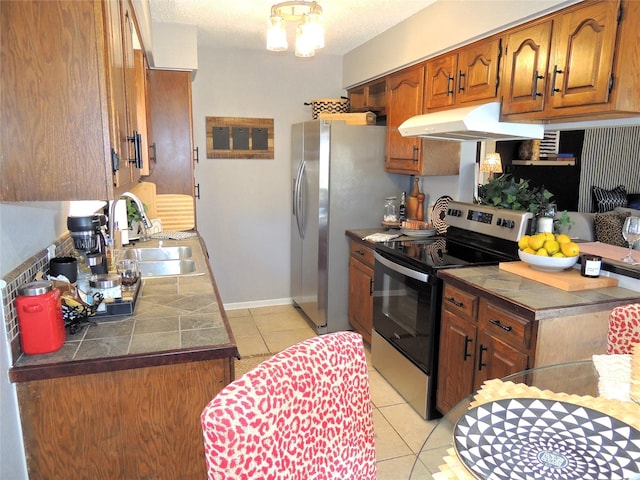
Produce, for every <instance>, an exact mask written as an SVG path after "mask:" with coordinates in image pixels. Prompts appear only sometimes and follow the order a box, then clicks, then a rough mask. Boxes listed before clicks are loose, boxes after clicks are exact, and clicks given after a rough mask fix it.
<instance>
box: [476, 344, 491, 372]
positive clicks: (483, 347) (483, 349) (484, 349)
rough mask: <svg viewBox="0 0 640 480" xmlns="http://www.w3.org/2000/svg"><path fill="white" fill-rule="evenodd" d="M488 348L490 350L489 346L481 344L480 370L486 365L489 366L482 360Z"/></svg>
mask: <svg viewBox="0 0 640 480" xmlns="http://www.w3.org/2000/svg"><path fill="white" fill-rule="evenodd" d="M487 350H489V349H488V348H487V347H485V346H484V345H480V352H479V355H478V371H481V370H482V369H483V368H484V367H486V366H487V364H486V363H484V362H483V361H482V357H483V353H484V352H486V351H487Z"/></svg>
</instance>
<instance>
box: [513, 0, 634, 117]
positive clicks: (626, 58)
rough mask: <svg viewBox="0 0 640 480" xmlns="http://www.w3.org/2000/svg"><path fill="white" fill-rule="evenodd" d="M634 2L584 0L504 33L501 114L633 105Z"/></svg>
mask: <svg viewBox="0 0 640 480" xmlns="http://www.w3.org/2000/svg"><path fill="white" fill-rule="evenodd" d="M639 29H640V2H636V1H620V0H617V1H616V0H605V1H587V2H583V3H580V4H577V5H575V6H572V7H569V8H567V9H565V10H562V11H561V12H558V13H557V14H554V15H552V16H550V17H547V19H546V20H545V21H544V22H541V23H535V24H534V25H532V26H531V27H527V28H524V29H516V30H514V31H512V32H510V33H509V34H508V35H507V45H506V61H505V71H504V80H505V81H504V84H503V88H502V94H503V103H502V114H503V116H504V117H507V118H509V119H510V120H519V119H520V120H534V119H540V120H549V121H560V120H567V119H577V120H579V119H587V118H582V117H587V116H588V119H589V120H592V119H603V118H613V117H619V116H629V115H631V114H634V113H638V112H640V95H639V94H638V92H640V77H638V75H637V73H636V70H637V67H638V62H639V59H640V55H639V53H638V31H639Z"/></svg>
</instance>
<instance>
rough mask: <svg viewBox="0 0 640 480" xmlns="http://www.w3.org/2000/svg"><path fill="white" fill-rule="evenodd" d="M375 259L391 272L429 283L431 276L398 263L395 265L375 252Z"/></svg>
mask: <svg viewBox="0 0 640 480" xmlns="http://www.w3.org/2000/svg"><path fill="white" fill-rule="evenodd" d="M373 258H375V260H376V262H380V263H381V264H382V265H384V266H385V267H387V268H388V269H389V270H393V271H394V272H397V273H400V274H401V275H405V276H407V277H411V278H414V279H416V280H419V281H420V282H428V281H429V274H427V273H422V272H416V271H415V270H411V269H410V268H407V267H403V266H402V265H398V264H397V263H394V262H392V261H391V260H388V259H387V258H385V257H383V256H382V255H380V254H379V253H378V252H375V251H374V252H373Z"/></svg>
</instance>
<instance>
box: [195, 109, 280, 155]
mask: <svg viewBox="0 0 640 480" xmlns="http://www.w3.org/2000/svg"><path fill="white" fill-rule="evenodd" d="M205 118H206V126H207V158H248V159H269V160H273V118H239V117H205Z"/></svg>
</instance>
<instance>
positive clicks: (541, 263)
mask: <svg viewBox="0 0 640 480" xmlns="http://www.w3.org/2000/svg"><path fill="white" fill-rule="evenodd" d="M518 256H519V257H520V260H522V261H523V262H525V263H528V264H529V266H530V267H531V268H533V269H534V270H540V271H542V272H561V271H562V270H567V269H568V268H571V267H573V266H574V265H575V264H576V262H577V261H578V257H577V256H575V257H564V258H563V257H560V258H558V257H542V256H540V255H532V254H530V253H525V252H523V251H522V250H518Z"/></svg>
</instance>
